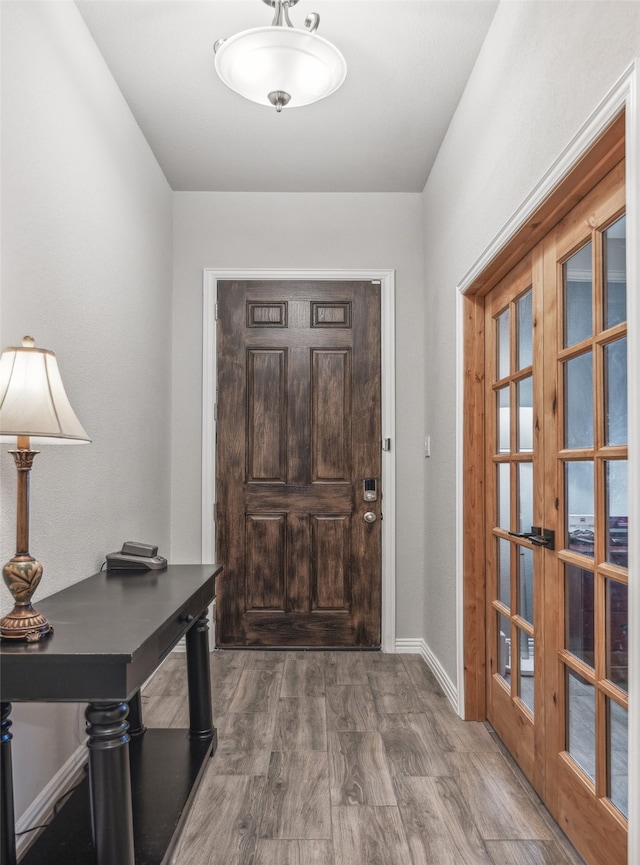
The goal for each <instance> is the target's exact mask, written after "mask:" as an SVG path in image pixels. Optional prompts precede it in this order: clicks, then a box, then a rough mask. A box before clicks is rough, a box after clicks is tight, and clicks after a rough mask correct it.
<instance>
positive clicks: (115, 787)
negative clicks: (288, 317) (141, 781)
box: [85, 702, 135, 865]
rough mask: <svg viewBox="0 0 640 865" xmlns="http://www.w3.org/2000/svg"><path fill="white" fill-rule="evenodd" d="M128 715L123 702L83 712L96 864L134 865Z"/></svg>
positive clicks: (99, 705) (103, 705)
mask: <svg viewBox="0 0 640 865" xmlns="http://www.w3.org/2000/svg"><path fill="white" fill-rule="evenodd" d="M128 712H129V707H128V706H127V704H126V703H113V702H112V703H90V704H89V705H88V706H87V709H86V711H85V718H86V719H87V733H88V734H89V741H88V742H87V748H88V749H89V791H90V797H91V824H92V825H91V828H92V833H93V844H94V847H95V851H96V863H97V865H135V854H134V849H133V814H132V809H131V773H130V769H129V732H128V731H129V724H128V723H127V721H126V717H127V714H128Z"/></svg>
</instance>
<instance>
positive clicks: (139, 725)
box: [127, 691, 147, 736]
mask: <svg viewBox="0 0 640 865" xmlns="http://www.w3.org/2000/svg"><path fill="white" fill-rule="evenodd" d="M127 721H128V722H129V735H130V736H141V735H142V734H143V733H144V732H145V730H146V729H147V728H146V727H145V725H144V723H143V721H142V697H141V695H140V691H136V692H135V694H134V695H133V697H132V698H131V699H130V700H129V714H128V715H127Z"/></svg>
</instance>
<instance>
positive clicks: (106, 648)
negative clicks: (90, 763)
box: [0, 564, 222, 702]
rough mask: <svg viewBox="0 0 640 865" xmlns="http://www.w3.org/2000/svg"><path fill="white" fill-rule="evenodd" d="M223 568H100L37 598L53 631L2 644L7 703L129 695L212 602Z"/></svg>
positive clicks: (1, 679)
mask: <svg viewBox="0 0 640 865" xmlns="http://www.w3.org/2000/svg"><path fill="white" fill-rule="evenodd" d="M221 569H222V568H221V565H216V564H211V565H169V566H168V567H167V568H166V569H165V570H162V571H145V572H143V573H127V574H121V573H118V572H113V571H111V572H108V571H101V572H100V573H98V574H94V575H93V576H92V577H89V578H87V579H86V580H81V581H80V582H78V583H75V584H74V585H72V586H69V587H68V588H66V589H63V590H62V591H60V592H56V593H55V594H53V595H50V596H49V597H48V598H44V599H43V600H42V601H38V600H37V599H36V603H35V607H36V609H37V610H38V611H39V612H41V613H42V614H43V615H45V616H46V617H47V619H48V620H49V621H50V622H51V624H52V625H53V629H54V631H53V634H51V635H50V636H48V637H45V638H43V639H42V640H40V641H38V642H37V643H11V642H9V641H6V640H5V641H3V642H2V643H0V692H1V694H2V700H4V701H8V702H12V701H21V700H34V701H43V702H48V701H82V702H84V701H92V700H94V701H97V700H109V699H118V700H125V699H129V698H130V697H131V696H132V695H133V694H134V693H135V691H136V690H137V689H138V688H139V687H140V686H141V685H142V683H143V682H144V681H145V679H146V678H147V677H148V676H149V675H150V674H151V673H152V672H153V670H154V669H155V668H156V667H157V666H158V664H159V663H160V661H161V660H162V658H163V657H164V656H165V655H166V654H167V653H168V652H169V651H171V649H172V648H173V647H174V646H175V644H176V643H177V642H178V641H179V640H180V638H181V637H182V636H183V635H184V633H185V632H186V631H187V630H188V629H189V626H190V623H191V621H193V618H197V617H198V616H199V615H200V614H201V613H202V612H203V611H204V610H206V607H207V606H208V605H209V604H210V603H211V601H212V600H213V598H214V595H215V577H216V575H217V574H218V573H219V572H220V570H221ZM190 617H191V618H190Z"/></svg>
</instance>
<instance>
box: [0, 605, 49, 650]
mask: <svg viewBox="0 0 640 865" xmlns="http://www.w3.org/2000/svg"><path fill="white" fill-rule="evenodd" d="M52 633H53V626H52V625H51V624H49V622H48V621H47V620H46V619H45V617H44V616H43V615H42V614H41V613H39V612H38V611H37V610H34V609H33V607H32V606H31V604H16V605H15V607H14V608H13V610H11V612H10V613H9V615H8V616H3V618H2V620H0V637H1V638H2V639H3V640H22V641H23V642H27V643H36V642H37V641H38V640H41V639H42V637H46V636H47V635H48V634H52Z"/></svg>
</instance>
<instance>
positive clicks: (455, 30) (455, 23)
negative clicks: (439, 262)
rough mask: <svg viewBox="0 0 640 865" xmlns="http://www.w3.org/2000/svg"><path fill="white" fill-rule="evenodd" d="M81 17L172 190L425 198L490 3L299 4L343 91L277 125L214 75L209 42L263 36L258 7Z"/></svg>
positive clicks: (207, 3)
mask: <svg viewBox="0 0 640 865" xmlns="http://www.w3.org/2000/svg"><path fill="white" fill-rule="evenodd" d="M77 6H78V9H79V10H80V13H81V14H82V16H83V18H84V19H85V21H86V23H87V26H88V27H89V30H90V31H91V33H92V35H93V38H94V39H95V41H96V43H97V45H98V47H99V49H100V51H101V52H102V54H103V56H104V58H105V60H106V62H107V64H108V66H109V68H110V69H111V72H112V74H113V75H114V77H115V79H116V81H117V82H118V85H119V86H120V89H121V90H122V93H123V94H124V97H125V99H126V100H127V102H128V103H129V106H130V107H131V110H132V112H133V114H134V116H135V118H136V120H137V121H138V123H139V125H140V127H141V129H142V131H143V133H144V135H145V136H146V138H147V140H148V142H149V144H150V145H151V148H152V149H153V152H154V153H155V156H156V158H157V160H158V162H159V163H160V165H161V167H162V169H163V171H164V173H165V175H166V177H167V179H168V181H169V183H170V184H171V186H172V188H173V189H174V190H200V191H235V192H242V191H259V192H260V191H265V192H421V191H422V189H423V188H424V185H425V182H426V180H427V177H428V174H429V171H430V168H431V166H432V164H433V161H434V159H435V157H436V154H437V152H438V148H439V146H440V143H441V141H442V138H443V136H444V134H445V132H446V129H447V126H448V125H449V122H450V120H451V117H452V115H453V113H454V111H455V108H456V105H457V103H458V100H459V98H460V95H461V94H462V91H463V89H464V86H465V83H466V81H467V78H468V76H469V74H470V72H471V69H472V67H473V64H474V62H475V60H476V57H477V54H478V51H479V50H480V46H481V45H482V41H483V39H484V37H485V34H486V32H487V30H488V28H489V25H490V23H491V19H492V17H493V13H494V11H495V8H496V6H497V0H302V2H301V3H299V5H297V6H296V7H295V8H293V9H292V10H291V13H290V14H291V18H292V20H293V23H294V25H295V26H297V27H302V26H303V23H304V19H305V18H306V17H307V15H308V14H309V13H310V12H318V13H319V14H320V27H319V30H318V33H319V35H321V36H324V37H325V38H326V39H329V40H330V41H331V42H333V43H334V44H335V45H336V46H337V47H338V48H339V49H340V50H341V51H342V53H343V54H344V56H345V58H346V61H347V67H348V72H347V79H346V81H345V83H344V84H343V85H342V87H341V88H340V89H339V90H338V91H337V92H336V93H334V94H333V95H332V96H330V97H329V98H328V99H325V100H322V101H321V102H317V103H315V104H314V105H310V106H307V107H303V108H295V109H293V108H292V109H289V110H287V109H286V108H285V109H284V110H283V111H282V113H281V114H277V113H276V111H275V109H273V108H268V107H265V106H261V105H256V104H254V103H251V102H247V101H246V100H244V99H243V98H242V97H240V96H238V95H237V94H236V93H233V92H232V91H231V90H229V89H228V88H227V87H225V86H224V85H223V84H222V82H221V81H220V80H219V79H218V77H217V75H216V74H215V71H214V68H213V61H214V55H213V43H214V42H215V41H216V40H217V39H220V38H223V37H229V36H232V35H233V34H234V33H237V32H239V31H240V30H246V29H249V28H251V27H259V26H264V25H267V24H270V23H271V20H272V17H273V10H272V9H271V8H270V7H268V6H266V5H265V4H264V3H262V2H260V0H199V2H198V0H195V2H194V0H77Z"/></svg>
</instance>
